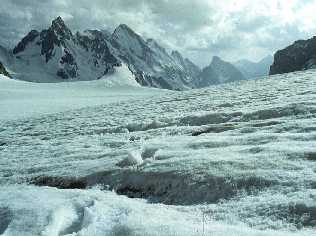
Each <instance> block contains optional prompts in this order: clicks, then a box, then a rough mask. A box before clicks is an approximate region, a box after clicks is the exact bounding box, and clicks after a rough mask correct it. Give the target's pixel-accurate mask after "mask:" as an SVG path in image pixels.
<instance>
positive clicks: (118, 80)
mask: <svg viewBox="0 0 316 236" xmlns="http://www.w3.org/2000/svg"><path fill="white" fill-rule="evenodd" d="M101 80H102V82H104V86H105V87H107V88H112V87H141V86H140V84H138V83H137V82H136V80H135V77H134V75H133V74H132V72H131V71H130V70H129V69H128V67H127V65H126V64H123V65H122V66H121V67H118V68H116V71H115V72H114V73H113V74H111V75H106V76H103V77H102V78H101Z"/></svg>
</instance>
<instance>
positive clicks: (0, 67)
mask: <svg viewBox="0 0 316 236" xmlns="http://www.w3.org/2000/svg"><path fill="white" fill-rule="evenodd" d="M0 74H3V75H5V76H7V77H10V74H9V73H8V71H7V70H6V69H5V67H4V65H3V64H2V63H1V62H0Z"/></svg>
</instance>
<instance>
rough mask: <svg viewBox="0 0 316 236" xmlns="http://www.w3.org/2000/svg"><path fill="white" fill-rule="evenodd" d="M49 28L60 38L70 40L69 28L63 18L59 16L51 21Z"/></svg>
mask: <svg viewBox="0 0 316 236" xmlns="http://www.w3.org/2000/svg"><path fill="white" fill-rule="evenodd" d="M50 30H52V31H53V32H55V34H56V35H58V36H60V37H61V39H67V40H70V39H71V38H72V32H71V30H70V29H69V28H68V27H67V26H66V24H65V22H64V20H63V19H62V18H61V17H60V16H58V17H57V18H56V19H55V20H53V21H52V25H51V27H50Z"/></svg>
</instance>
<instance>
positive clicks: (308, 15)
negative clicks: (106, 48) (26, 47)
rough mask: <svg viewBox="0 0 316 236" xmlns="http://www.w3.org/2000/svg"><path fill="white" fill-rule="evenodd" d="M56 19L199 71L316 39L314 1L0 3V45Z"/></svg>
mask: <svg viewBox="0 0 316 236" xmlns="http://www.w3.org/2000/svg"><path fill="white" fill-rule="evenodd" d="M59 15H60V16H62V17H63V18H64V20H65V22H66V23H67V24H68V25H69V27H70V28H71V29H73V30H84V29H87V28H91V29H104V28H105V29H108V30H111V31H112V30H113V29H114V28H115V27H116V26H117V25H119V24H120V23H125V24H127V25H129V26H130V27H131V28H132V29H134V30H135V31H136V32H137V33H139V34H141V35H142V36H144V37H145V38H154V39H156V40H157V41H158V42H160V43H161V44H162V45H163V46H165V47H168V48H169V49H170V48H172V49H177V50H179V51H180V52H182V53H183V54H184V55H185V56H187V57H189V58H190V59H192V60H193V61H194V62H196V63H197V64H199V65H200V66H203V65H206V64H209V63H210V61H211V59H212V56H214V55H218V56H220V57H222V58H224V59H226V60H229V61H235V60H237V59H243V58H247V59H251V60H259V59H260V58H262V57H264V56H266V55H268V54H273V52H274V51H275V50H277V49H280V48H282V47H285V46H287V45H289V44H291V43H292V42H293V41H295V40H297V39H303V38H309V37H312V36H313V35H316V0H1V4H0V22H1V24H0V34H1V35H0V44H2V45H4V46H7V47H8V46H10V47H13V45H14V44H16V43H17V42H18V41H19V39H20V38H21V37H23V36H24V35H25V34H26V33H27V32H28V31H30V29H31V28H32V29H33V28H34V29H38V30H39V29H42V28H45V27H47V26H48V25H49V24H50V22H51V20H52V19H53V18H55V17H57V16H59Z"/></svg>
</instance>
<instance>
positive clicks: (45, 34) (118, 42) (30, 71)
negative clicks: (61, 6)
mask: <svg viewBox="0 0 316 236" xmlns="http://www.w3.org/2000/svg"><path fill="white" fill-rule="evenodd" d="M13 54H14V56H11V58H12V60H13V62H12V63H10V69H12V71H14V72H15V73H14V77H15V78H17V79H21V80H26V81H32V82H61V81H80V80H96V79H99V78H101V77H103V76H104V75H111V74H112V73H116V69H117V68H118V67H120V66H121V65H122V63H125V64H126V65H127V66H128V68H129V70H130V71H131V72H132V73H133V74H134V79H135V80H136V81H137V82H138V83H139V84H141V85H143V86H147V87H156V88H164V89H170V90H185V89H189V88H194V87H196V86H195V83H194V80H195V79H196V78H197V75H198V74H199V73H200V69H199V68H198V67H197V66H195V65H194V63H192V62H191V61H190V60H188V59H184V58H183V57H182V55H181V54H180V53H178V52H176V53H174V54H172V55H169V54H168V52H167V51H166V50H165V49H164V48H163V47H161V46H160V45H159V44H158V43H157V42H155V41H154V40H153V39H149V40H147V41H145V40H144V39H143V38H142V37H141V36H140V35H138V34H137V33H135V32H134V31H133V30H131V29H130V28H129V27H128V26H127V25H120V26H119V27H117V28H116V29H115V31H114V32H113V34H111V33H109V32H107V31H104V30H102V31H99V30H86V31H84V32H77V33H75V34H73V33H72V31H71V30H70V29H69V28H68V27H67V26H66V25H65V23H64V21H63V20H62V18H61V17H58V18H57V19H55V20H54V21H53V22H52V25H51V26H50V28H49V29H47V30H43V31H42V32H38V31H36V30H32V31H31V32H30V33H29V34H28V35H26V36H25V37H24V38H23V39H22V40H21V42H20V43H19V44H18V45H17V46H16V47H15V48H14V50H13ZM174 55H176V57H174ZM43 75H45V76H43Z"/></svg>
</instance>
